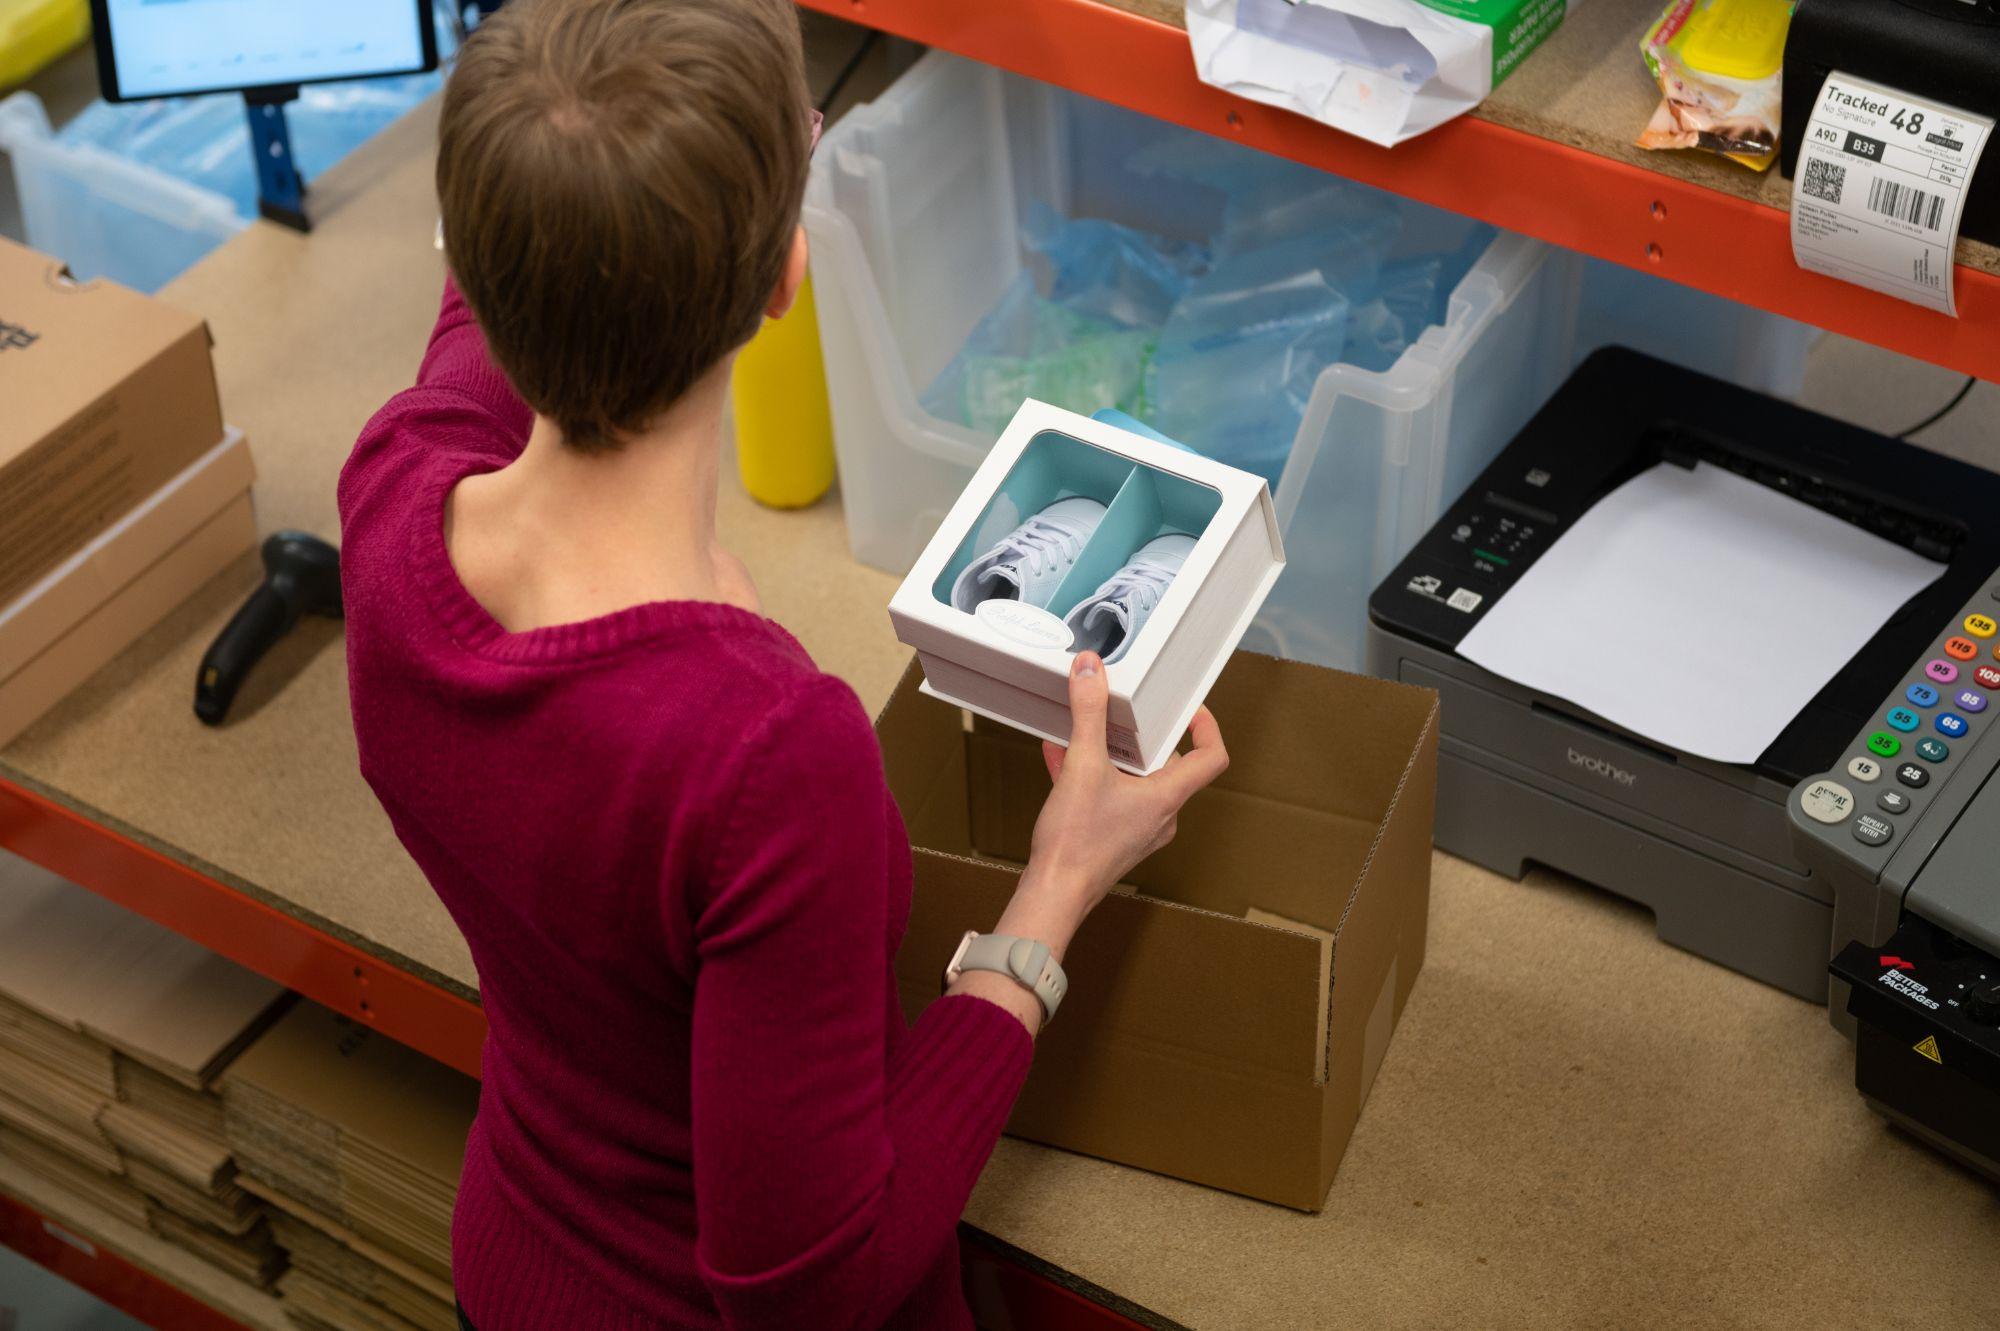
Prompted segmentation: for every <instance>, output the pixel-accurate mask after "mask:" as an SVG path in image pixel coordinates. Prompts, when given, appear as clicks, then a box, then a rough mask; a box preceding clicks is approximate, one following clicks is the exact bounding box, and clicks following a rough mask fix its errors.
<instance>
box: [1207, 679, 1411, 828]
mask: <svg viewBox="0 0 2000 1331" xmlns="http://www.w3.org/2000/svg"><path fill="white" fill-rule="evenodd" d="M1435 707H1436V695H1435V694H1433V693H1431V692H1430V691H1429V690H1427V689H1420V688H1416V687H1414V686H1412V685H1408V684H1397V683H1392V682H1390V681H1387V680H1379V679H1372V678H1368V677H1365V676H1360V675H1350V674H1347V673H1345V672H1343V671H1339V670H1328V669H1325V668H1324V667H1320V666H1311V665H1306V664H1304V663H1301V662H1297V661H1281V660H1279V659H1278V658H1276V657H1272V656H1263V655H1260V654H1258V653H1255V652H1238V653H1236V654H1235V655H1234V656H1233V657H1231V658H1230V661H1229V665H1228V668H1227V669H1225V670H1224V671H1223V672H1222V674H1221V675H1220V676H1218V677H1217V679H1216V681H1215V686H1214V687H1213V688H1212V689H1210V690H1209V694H1208V708H1209V710H1210V711H1211V712H1213V713H1215V717H1216V720H1217V722H1218V723H1220V725H1221V726H1222V737H1223V740H1224V742H1225V743H1227V744H1228V746H1229V752H1230V755H1231V758H1232V761H1231V763H1230V767H1229V771H1228V772H1227V773H1225V774H1224V775H1223V777H1222V780H1221V781H1220V782H1218V784H1219V785H1221V786H1223V787H1225V788H1227V789H1231V790H1238V791H1243V792H1245V793H1246V794H1256V795H1262V796H1264V797H1266V798H1269V799H1275V800H1280V801H1283V802H1285V803H1289V804H1298V805H1303V806H1307V807H1312V808H1318V809H1323V810H1325V811H1327V812H1329V813H1344V814H1349V815H1353V816H1356V817H1363V818H1367V819H1369V820H1371V821H1372V820H1374V819H1378V818H1380V817H1381V816H1382V814H1383V813H1384V812H1385V801H1386V799H1387V797H1388V794H1389V792H1390V791H1391V790H1392V789H1393V788H1394V784H1395V782H1396V781H1397V779H1398V778H1399V775H1400V774H1401V773H1402V771H1403V770H1404V768H1405V766H1406V765H1407V764H1408V762H1409V758H1410V751H1411V750H1412V749H1413V748H1414V747H1415V746H1416V744H1417V741H1418V738H1419V736H1420V735H1421V734H1422V733H1423V730H1424V727H1425V725H1426V724H1427V723H1428V719H1429V717H1430V715H1431V712H1432V711H1433V709H1434V708H1435Z"/></svg>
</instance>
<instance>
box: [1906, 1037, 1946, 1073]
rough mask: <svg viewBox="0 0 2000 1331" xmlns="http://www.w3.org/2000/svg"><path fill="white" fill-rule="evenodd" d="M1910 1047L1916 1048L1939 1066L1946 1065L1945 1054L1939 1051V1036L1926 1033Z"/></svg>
mask: <svg viewBox="0 0 2000 1331" xmlns="http://www.w3.org/2000/svg"><path fill="white" fill-rule="evenodd" d="M1910 1048H1912V1049H1914V1050H1916V1051H1917V1052H1918V1053H1920V1054H1922V1055H1923V1056H1924V1057H1925V1058H1928V1059H1929V1060H1930V1061H1931V1062H1933V1063H1935V1064H1937V1065H1938V1066H1939V1067H1943V1066H1944V1055H1942V1054H1940V1053H1939V1052H1938V1047H1937V1036H1935V1035H1926V1036H1925V1037H1924V1038H1923V1039H1921V1040H1919V1041H1917V1042H1916V1043H1915V1044H1913V1045H1911V1046H1910Z"/></svg>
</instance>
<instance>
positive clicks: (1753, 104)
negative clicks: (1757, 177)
mask: <svg viewBox="0 0 2000 1331" xmlns="http://www.w3.org/2000/svg"><path fill="white" fill-rule="evenodd" d="M1791 23H1792V0H1674V3H1673V4H1670V5H1668V6H1667V9H1666V12H1665V13H1663V14H1662V15H1660V21H1659V22H1657V23H1655V24H1654V25H1653V26H1652V27H1651V28H1649V29H1648V30H1647V32H1646V35H1645V37H1644V38H1643V39H1642V40H1641V41H1640V43H1639V53H1640V54H1641V55H1642V56H1643V57H1644V58H1645V61H1646V67H1647V68H1648V69H1650V70H1651V71H1652V73H1653V78H1654V79H1655V80H1656V81H1657V82H1658V83H1659V85H1660V96H1661V101H1660V106H1659V109H1658V110H1657V111H1655V112H1654V113H1653V118H1652V120H1651V121H1649V122H1648V123H1647V125H1646V128H1645V130H1644V132H1642V133H1641V134H1640V135H1639V146H1640V147H1641V148H1700V149H1703V150H1705V151H1708V152H1713V153H1720V154H1721V155H1722V156H1724V157H1727V158H1729V159H1730V160H1732V161H1737V162H1741V163H1743V165H1745V166H1748V167H1752V168H1754V169H1756V170H1759V171H1762V170H1765V169H1766V168H1768V167H1769V166H1770V165H1771V163H1772V162H1774V161H1776V160H1777V156H1778V125H1779V120H1780V111H1781V108H1782V104H1783V75H1784V64H1785V34H1786V32H1787V31H1789V30H1790V28H1791Z"/></svg>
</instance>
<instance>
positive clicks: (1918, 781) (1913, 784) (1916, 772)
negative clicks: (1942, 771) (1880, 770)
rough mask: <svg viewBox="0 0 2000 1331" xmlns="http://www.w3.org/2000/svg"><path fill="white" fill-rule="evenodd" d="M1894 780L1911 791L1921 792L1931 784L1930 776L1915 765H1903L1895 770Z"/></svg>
mask: <svg viewBox="0 0 2000 1331" xmlns="http://www.w3.org/2000/svg"><path fill="white" fill-rule="evenodd" d="M1896 779H1897V780H1898V781H1900V782H1902V783H1903V784H1904V785H1906V786H1908V787H1909V788H1910V789H1911V790H1922V789H1923V788H1924V787H1925V786H1928V785H1929V784H1930V783H1931V774H1930V773H1929V772H1928V771H1926V770H1925V769H1923V768H1921V767H1919V766H1917V765H1916V764H1915V763H1904V764H1903V765H1902V766H1901V767H1898V768H1897V769H1896Z"/></svg>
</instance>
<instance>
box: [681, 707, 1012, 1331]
mask: <svg viewBox="0 0 2000 1331" xmlns="http://www.w3.org/2000/svg"><path fill="white" fill-rule="evenodd" d="M741 772H742V775H741V777H740V779H739V781H738V788H737V795H736V798H735V800H734V803H733V807H731V809H730V810H729V811H728V814H727V818H728V827H727V831H726V832H725V834H724V835H723V837H722V838H721V841H720V842H719V844H718V848H717V854H716V857H715V858H716V860H717V864H716V866H715V881H714V882H713V883H712V885H711V887H710V889H709V892H708V894H707V900H706V901H705V902H702V903H699V904H698V906H697V908H696V910H697V918H696V922H695V930H696V939H697V943H696V946H697V949H698V951H697V957H698V965H699V970H698V972H697V975H696V979H695V1002H694V1006H695V1011H694V1047H693V1079H694V1080H693V1122H694V1172H695V1199H696V1207H697V1215H698V1222H699V1237H698V1243H697V1256H698V1259H699V1261H700V1264H701V1271H702V1275H703V1278H704V1280H706V1282H707V1284H708V1287H709V1289H710V1291H711V1293H712V1294H713V1295H714V1297H715V1300H716V1303H717V1305H718V1307H719V1308H720V1309H721V1311H722V1315H723V1320H724V1322H725V1323H726V1324H727V1325H728V1326H730V1327H731V1328H736V1329H737V1331H749V1329H750V1328H767V1327H768V1328H779V1327H795V1326H802V1325H806V1324H808V1323H810V1324H811V1325H813V1326H819V1327H827V1328H845V1327H872V1326H876V1325H879V1324H880V1323H881V1322H882V1321H883V1319H884V1318H886V1317H887V1316H888V1315H889V1314H890V1313H891V1312H892V1311H894V1310H895V1309H896V1308H897V1307H898V1306H899V1305H901V1304H902V1303H903V1301H904V1300H905V1299H906V1298H908V1297H909V1296H910V1294H911V1293H912V1291H913V1290H914V1288H915V1287H916V1285H917V1283H918V1281H919V1279H920V1278H921V1277H922V1276H924V1275H925V1274H926V1273H927V1272H928V1271H929V1270H930V1269H932V1267H933V1266H934V1264H935V1263H936V1262H937V1261H938V1260H939V1259H940V1257H941V1256H942V1254H943V1251H944V1247H945V1245H947V1244H950V1243H953V1242H955V1235H956V1225H957V1222H958V1218H959V1215H960V1213H961V1212H962V1211H963V1210H964V1207H965V1202H966V1199H967V1198H968V1197H969V1196H970V1195H971V1192H972V1186H973V1184H974V1182H975V1181H976V1180H977V1178H978V1176H979V1171H980V1170H981V1168H983V1167H984V1165H985V1163H986V1159H987V1157H988V1156H989V1155H990V1154H991V1153H992V1150H993V1145H994V1143H995V1141H996V1140H997V1139H998V1138H999V1135H1000V1129H1001V1126H1002V1125H1003V1124H1004V1123H1005V1121H1006V1118H1007V1114H1008V1111H1009V1110H1010V1109H1011V1108H1012V1106H1013V1103H1014V1098H1015V1096H1016V1095H1017V1094H1018V1093H1019V1091H1020V1088H1021V1084H1022V1082H1023V1081H1024V1080H1025V1078H1026V1076H1027V1069H1028V1062H1029V1058H1030V1055H1031V1052H1032V1047H1033V1043H1032V1041H1031V1040H1030V1039H1029V1037H1028V1033H1027V1032H1026V1031H1025V1030H1023V1029H1022V1027H1021V1024H1020V1022H1019V1021H1017V1020H1016V1019H1015V1018H1014V1017H1013V1016H1012V1015H1010V1014H1009V1013H1007V1012H1006V1011H1004V1010H1003V1009H1001V1008H1000V1007H998V1006H996V1005H994V1004H992V1003H988V1002H986V1001H984V1000H982V999H976V998H970V997H965V996H959V997H953V998H946V999H941V1000H939V1001H938V1002H936V1003H933V1004H931V1005H930V1007H929V1008H928V1009H927V1010H926V1011H925V1013H924V1015H923V1017H922V1018H921V1019H920V1020H919V1021H918V1022H917V1023H916V1025H915V1027H914V1028H912V1029H910V1030H908V1031H907V1032H903V1031H902V1030H901V1027H902V1023H901V1021H900V1020H894V1021H893V1022H892V1020H891V1018H890V1016H889V1013H890V1011H891V1010H892V1007H893V1003H894V994H893V984H894V979H893V976H892V973H891V970H890V964H889V955H888V951H889V941H888V940H889V920H888V909H889V905H888V893H887V890H886V883H887V882H888V875H889V871H890V857H891V856H892V855H897V856H900V855H904V854H907V853H908V851H907V846H905V845H902V844H896V842H897V841H899V840H900V835H899V832H898V830H897V827H896V825H895V823H894V820H892V819H890V818H889V817H888V816H887V808H888V806H887V801H888V798H889V797H888V793H887V790H886V788H885V786H884V783H883V777H882V767H881V755H880V751H879V750H878V749H877V747H876V744H875V736H874V730H873V728H872V727H871V726H870V725H869V723H868V718H867V714H866V713H865V712H864V711H863V710H862V708H861V705H860V702H859V701H858V700H857V699H856V698H855V697H854V695H853V693H852V692H850V691H849V690H848V689H847V688H846V686H845V685H842V684H840V683H838V682H837V681H834V680H831V679H822V680H820V681H818V682H816V683H815V684H813V685H811V686H809V687H808V688H806V689H804V690H802V691H801V692H800V693H799V694H798V695H797V696H796V697H795V698H794V699H793V700H792V702H790V703H788V704H787V705H785V706H783V707H781V708H779V709H777V710H776V711H775V712H774V714H773V715H772V717H771V718H770V721H769V722H768V723H767V724H766V726H765V727H764V729H763V731H762V734H761V737H760V738H759V739H758V740H757V741H756V742H754V743H752V744H750V745H748V746H746V749H745V752H744V757H743V762H742V768H741ZM945 960H946V958H944V957H939V958H938V959H937V961H938V965H939V966H940V968H942V966H943V964H944V962H945ZM892 1024H893V1026H894V1028H895V1038H893V1039H892V1032H891V1026H892Z"/></svg>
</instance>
